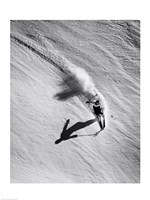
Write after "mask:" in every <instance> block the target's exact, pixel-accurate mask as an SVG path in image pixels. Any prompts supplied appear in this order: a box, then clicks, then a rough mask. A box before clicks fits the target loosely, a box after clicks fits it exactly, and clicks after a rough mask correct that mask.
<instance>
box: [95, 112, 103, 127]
mask: <svg viewBox="0 0 150 200" xmlns="http://www.w3.org/2000/svg"><path fill="white" fill-rule="evenodd" d="M96 118H97V120H98V123H99V126H100V129H101V130H102V129H103V126H102V121H101V116H100V115H97V116H96Z"/></svg>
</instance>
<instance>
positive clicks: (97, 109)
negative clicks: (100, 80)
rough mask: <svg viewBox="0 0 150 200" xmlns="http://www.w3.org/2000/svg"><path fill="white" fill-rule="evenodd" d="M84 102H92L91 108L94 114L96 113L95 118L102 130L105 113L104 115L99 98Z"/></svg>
mask: <svg viewBox="0 0 150 200" xmlns="http://www.w3.org/2000/svg"><path fill="white" fill-rule="evenodd" d="M86 103H92V104H93V110H94V114H95V115H96V118H97V120H98V123H99V125H100V128H101V130H100V131H102V130H104V128H105V115H104V108H103V107H102V106H101V104H100V102H99V100H96V101H94V102H93V101H86Z"/></svg>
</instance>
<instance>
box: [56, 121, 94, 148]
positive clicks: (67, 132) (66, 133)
mask: <svg viewBox="0 0 150 200" xmlns="http://www.w3.org/2000/svg"><path fill="white" fill-rule="evenodd" d="M95 121H96V119H91V120H88V121H86V122H77V123H76V124H74V125H73V126H71V127H70V128H68V129H67V126H68V124H69V122H70V119H68V120H67V121H66V123H65V125H64V128H63V131H62V133H61V134H60V139H58V140H56V141H55V144H59V143H60V142H62V141H63V140H69V139H72V138H76V137H78V135H77V134H75V135H71V134H72V133H73V132H75V131H77V130H80V129H82V128H85V127H86V126H89V125H90V124H92V123H94V122H95Z"/></svg>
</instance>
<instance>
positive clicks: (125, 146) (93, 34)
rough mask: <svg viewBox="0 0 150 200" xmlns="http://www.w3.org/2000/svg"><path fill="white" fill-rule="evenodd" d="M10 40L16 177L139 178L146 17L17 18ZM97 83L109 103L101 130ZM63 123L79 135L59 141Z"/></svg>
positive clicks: (110, 180)
mask: <svg viewBox="0 0 150 200" xmlns="http://www.w3.org/2000/svg"><path fill="white" fill-rule="evenodd" d="M10 41H11V45H10V47H11V182H12V183H139V182H140V22H139V21H11V36H10ZM76 67H77V69H78V67H80V68H81V72H80V75H81V77H82V75H83V74H84V73H85V74H86V72H87V73H88V74H89V76H90V78H89V77H88V75H87V74H86V75H85V76H87V77H88V78H89V79H90V81H91V82H90V83H91V85H92V84H93V86H90V87H88V88H86V93H83V89H82V90H81V87H82V85H83V84H82V83H83V82H82V81H81V84H80V86H81V87H80V89H76V88H78V85H76V84H75V82H74V78H73V79H72V78H71V79H70V77H72V76H70V73H71V74H72V72H75V69H76ZM82 69H83V70H85V71H86V72H85V71H84V72H82ZM71 70H72V72H70V71H71ZM77 71H78V70H77ZM85 76H83V79H84V78H85ZM88 78H87V79H88ZM70 80H71V81H70ZM88 83H89V82H88ZM72 86H73V87H72ZM92 87H93V88H94V90H96V91H99V92H100V94H102V95H103V97H104V98H105V101H106V102H105V103H106V107H107V121H106V123H107V124H106V125H107V126H106V129H105V130H104V131H102V132H101V133H100V134H99V135H98V136H97V137H93V136H90V134H94V133H96V131H98V130H99V126H98V123H97V122H96V120H95V117H94V115H93V114H92V112H91V110H90V108H89V107H88V106H87V105H86V104H85V101H86V100H87V99H86V98H85V96H86V94H87V92H88V91H89V94H91V91H90V89H91V88H92ZM92 91H93V89H92ZM89 94H88V95H89ZM67 120H68V121H67ZM65 125H66V127H65ZM65 128H66V129H65ZM69 128H70V129H69ZM63 131H64V133H65V134H68V135H70V136H72V135H76V134H77V135H78V137H75V138H72V139H66V140H63V141H61V142H60V143H58V144H56V141H57V140H58V139H59V138H60V134H61V133H62V132H63Z"/></svg>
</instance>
